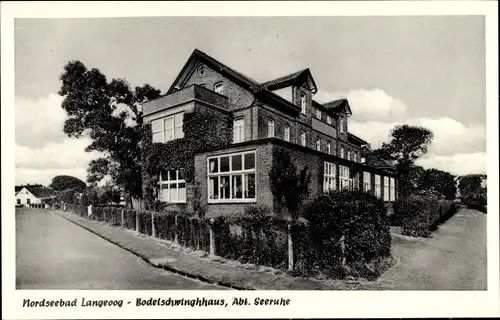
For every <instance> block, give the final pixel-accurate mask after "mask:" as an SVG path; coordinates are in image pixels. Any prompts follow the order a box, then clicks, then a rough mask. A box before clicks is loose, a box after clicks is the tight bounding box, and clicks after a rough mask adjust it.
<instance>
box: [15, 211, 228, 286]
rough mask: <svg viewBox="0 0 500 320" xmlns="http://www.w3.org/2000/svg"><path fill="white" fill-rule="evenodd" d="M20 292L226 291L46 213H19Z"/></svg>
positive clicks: (17, 225) (17, 258)
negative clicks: (150, 262) (152, 262)
mask: <svg viewBox="0 0 500 320" xmlns="http://www.w3.org/2000/svg"><path fill="white" fill-rule="evenodd" d="M16 289H88V290H92V289H93V290H99V289H110V290H123V289H126V290H147V289H152V290H161V289H164V290H175V289H181V290H205V289H206V290H210V289H218V290H220V289H224V288H222V287H219V286H215V285H211V284H207V283H203V282H201V281H198V280H193V279H190V278H186V277H182V276H179V275H177V274H173V273H170V272H167V271H165V270H161V269H157V268H154V267H151V266H150V265H148V264H147V263H146V262H144V261H143V260H142V259H140V258H138V257H137V256H135V255H133V254H132V253H130V252H128V251H126V250H123V249H122V248H120V247H118V246H116V245H114V244H111V243H110V242H108V241H106V240H104V239H102V238H100V237H98V236H96V235H94V234H92V233H90V232H88V231H87V230H85V229H82V228H80V227H78V226H76V225H74V224H72V223H70V222H68V221H66V220H65V219H63V218H61V217H59V216H57V215H55V214H53V213H50V212H48V211H45V210H41V209H24V208H23V209H16Z"/></svg>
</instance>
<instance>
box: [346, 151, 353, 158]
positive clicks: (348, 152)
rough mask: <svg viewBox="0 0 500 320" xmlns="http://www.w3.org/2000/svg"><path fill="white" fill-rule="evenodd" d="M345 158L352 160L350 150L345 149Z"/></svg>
mask: <svg viewBox="0 0 500 320" xmlns="http://www.w3.org/2000/svg"><path fill="white" fill-rule="evenodd" d="M347 160H349V161H350V160H352V152H351V150H348V151H347Z"/></svg>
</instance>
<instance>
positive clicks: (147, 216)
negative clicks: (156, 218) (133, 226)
mask: <svg viewBox="0 0 500 320" xmlns="http://www.w3.org/2000/svg"><path fill="white" fill-rule="evenodd" d="M136 214H137V215H138V217H139V219H138V222H139V233H142V234H146V235H149V236H151V235H152V234H153V229H152V225H151V212H150V211H142V210H141V211H139V210H138V211H136Z"/></svg>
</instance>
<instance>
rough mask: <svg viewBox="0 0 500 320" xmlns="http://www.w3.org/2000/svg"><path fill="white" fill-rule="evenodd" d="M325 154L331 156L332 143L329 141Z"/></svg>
mask: <svg viewBox="0 0 500 320" xmlns="http://www.w3.org/2000/svg"><path fill="white" fill-rule="evenodd" d="M326 152H327V153H328V154H332V143H331V142H330V141H328V143H327V144H326Z"/></svg>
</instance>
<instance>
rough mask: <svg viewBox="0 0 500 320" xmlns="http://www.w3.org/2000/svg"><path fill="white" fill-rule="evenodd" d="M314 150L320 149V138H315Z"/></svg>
mask: <svg viewBox="0 0 500 320" xmlns="http://www.w3.org/2000/svg"><path fill="white" fill-rule="evenodd" d="M316 150H318V151H321V139H320V138H318V139H316Z"/></svg>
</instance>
